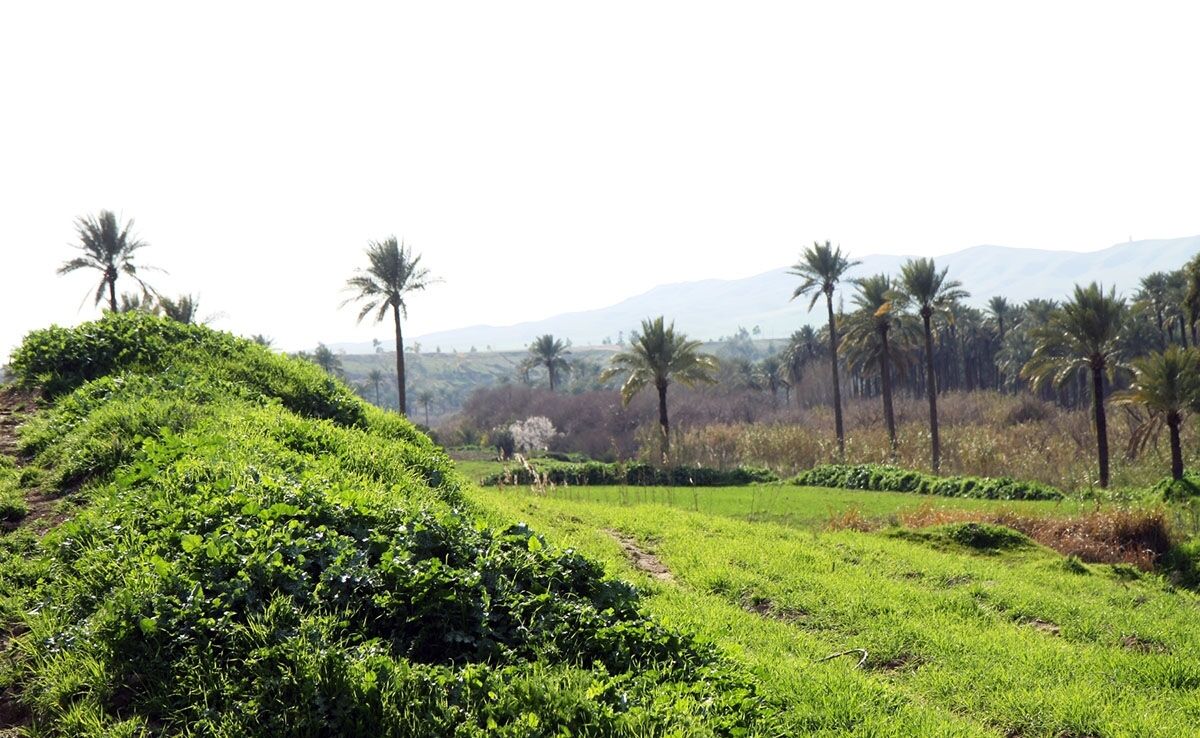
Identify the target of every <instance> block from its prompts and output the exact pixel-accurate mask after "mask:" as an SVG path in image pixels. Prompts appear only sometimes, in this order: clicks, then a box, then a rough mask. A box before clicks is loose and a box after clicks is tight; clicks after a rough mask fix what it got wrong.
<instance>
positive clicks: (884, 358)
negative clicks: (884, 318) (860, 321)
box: [879, 331, 896, 461]
mask: <svg viewBox="0 0 1200 738" xmlns="http://www.w3.org/2000/svg"><path fill="white" fill-rule="evenodd" d="M880 338H881V339H883V353H882V355H880V357H879V359H880V360H879V374H880V376H881V377H882V379H883V417H884V419H886V420H887V429H888V440H889V441H890V442H891V446H892V448H891V458H892V461H895V460H896V412H895V410H894V409H893V407H892V358H891V350H890V348H889V347H888V334H887V331H881V332H880Z"/></svg>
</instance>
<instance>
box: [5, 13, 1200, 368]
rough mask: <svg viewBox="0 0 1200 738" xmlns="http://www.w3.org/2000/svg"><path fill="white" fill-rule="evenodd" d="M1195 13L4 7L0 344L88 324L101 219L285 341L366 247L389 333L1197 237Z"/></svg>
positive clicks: (307, 336)
mask: <svg viewBox="0 0 1200 738" xmlns="http://www.w3.org/2000/svg"><path fill="white" fill-rule="evenodd" d="M1197 8H1200V6H1198V5H1197V4H1196V3H1194V2H1190V3H1189V2H1179V3H1158V2H1137V3H1133V2H1120V3H1117V2H1047V1H1045V0H1042V1H1039V2H1011V1H1009V2H993V3H982V2H961V1H960V2H945V3H917V2H906V3H896V2H878V3H861V2H836V3H834V2H821V3H815V2H786V3H760V2H727V3H704V2H695V1H692V2H680V3H667V2H646V1H645V0H642V1H640V2H605V3H588V4H584V3H575V2H562V1H561V0H558V1H555V2H543V3H531V2H480V3H466V2H426V3H420V4H415V3H397V2H389V3H378V4H370V3H320V4H318V3H306V2H287V3H282V2H281V3H269V2H237V3H232V2H231V3H225V2H207V3H192V4H186V5H185V4H180V3H164V2H147V3H138V4H134V3H117V2H104V3H96V2H79V3H68V2H22V3H17V2H13V3H6V4H4V5H3V6H2V7H0V216H2V217H0V254H2V256H3V258H2V260H0V275H2V276H3V281H2V283H0V359H2V358H3V356H4V355H6V354H7V352H8V350H9V349H10V348H11V347H12V346H13V345H15V344H16V343H17V342H18V341H19V339H20V336H22V335H23V334H24V333H25V332H26V331H28V330H30V329H32V328H36V327H40V326H42V325H45V324H47V323H49V322H52V321H57V322H60V323H72V322H77V321H80V320H84V319H88V318H91V317H93V316H95V315H96V314H97V311H96V309H95V308H93V307H92V305H91V302H90V299H89V300H88V301H87V303H86V304H84V305H83V307H82V308H80V302H81V300H82V299H83V298H84V295H85V294H87V293H89V291H90V290H92V289H93V285H94V282H93V280H92V277H91V275H86V276H85V275H84V274H79V273H77V274H72V275H68V276H65V277H57V276H55V273H54V272H55V268H56V267H57V266H58V265H59V264H60V263H61V262H62V261H64V260H65V259H67V258H69V257H70V256H71V249H70V247H69V244H70V243H71V242H72V240H73V235H74V234H73V229H72V220H73V219H74V218H75V217H76V216H78V215H81V214H84V213H94V212H96V211H98V210H100V209H101V208H107V209H111V210H114V211H117V212H118V213H120V214H122V215H123V216H124V217H132V218H134V219H135V221H136V227H135V230H136V232H137V233H138V234H139V235H140V236H141V237H142V238H143V239H144V240H146V241H148V242H149V243H150V247H149V248H147V249H146V250H145V251H144V252H143V257H142V258H143V261H144V262H145V263H147V264H154V265H157V266H160V267H162V268H164V269H166V270H168V272H169V276H165V277H158V278H156V280H155V284H156V285H157V286H159V287H160V288H161V289H162V290H163V291H164V292H167V293H179V292H193V293H199V295H200V297H201V303H202V309H201V312H202V313H209V312H217V311H219V312H221V313H223V314H224V316H225V317H223V318H222V319H220V320H219V321H217V322H216V324H215V325H217V326H218V327H222V328H225V329H228V330H233V331H235V332H239V333H246V334H249V333H258V332H261V333H265V334H267V335H270V336H273V337H275V338H276V339H277V342H278V344H279V345H281V346H282V347H284V348H289V349H291V348H299V347H306V346H312V345H315V343H316V342H317V341H318V340H321V341H326V342H334V341H345V340H366V339H370V338H371V337H375V336H378V337H381V338H386V337H387V336H388V335H390V331H389V329H388V328H387V327H386V326H382V327H373V326H370V325H364V326H363V327H360V328H356V327H355V324H354V313H353V312H352V311H351V310H350V309H344V310H339V308H338V304H339V302H340V300H341V297H342V296H341V295H340V294H339V288H340V286H341V284H342V283H343V282H344V280H345V278H346V277H347V276H349V275H350V273H351V272H352V270H353V269H354V267H355V266H356V265H358V264H359V263H360V262H361V261H362V249H363V248H364V247H365V245H366V243H367V241H368V240H370V239H381V238H384V237H386V236H388V235H390V234H395V235H397V236H399V237H401V238H403V239H405V240H406V241H407V242H409V243H410V244H412V245H413V246H414V247H415V249H416V250H417V251H419V252H420V253H422V254H423V255H424V260H425V263H426V264H427V265H428V267H429V268H430V269H431V270H433V272H435V273H436V274H437V275H440V276H441V277H443V278H444V279H445V282H444V284H441V285H438V286H436V287H434V288H433V289H431V290H430V291H429V292H428V293H426V294H421V295H417V296H415V297H414V298H413V299H412V300H411V304H410V315H411V320H410V323H409V325H408V329H407V330H408V335H410V336H415V335H419V334H421V333H424V332H428V331H433V330H440V329H446V328H454V327H458V326H463V325H468V324H475V323H492V324H504V323H512V322H517V321H521V320H528V319H536V318H541V317H546V316H549V315H552V314H556V313H559V312H564V311H567V310H577V309H586V308H593V307H600V306H603V305H607V304H610V303H613V302H616V301H618V300H619V299H622V298H625V297H628V296H630V295H633V294H636V293H639V292H641V291H644V290H645V289H648V288H650V287H652V286H654V285H657V284H661V283H665V282H676V281H684V280H690V279H699V278H708V277H740V276H747V275H751V274H755V273H759V272H762V271H766V270H768V269H772V268H776V267H780V266H783V265H786V264H788V263H791V262H792V261H794V258H795V256H796V254H797V252H798V251H799V249H800V248H802V247H803V246H804V245H806V244H809V243H811V242H812V241H813V240H815V239H821V240H824V239H826V238H829V239H832V240H834V241H836V242H840V243H841V244H842V245H843V246H845V247H847V248H848V249H850V250H851V251H852V252H854V253H856V254H860V255H865V254H868V253H876V252H889V253H913V254H940V253H947V252H950V251H955V250H958V249H961V248H965V247H969V246H973V245H977V244H983V243H990V244H1000V245H1007V246H1018V247H1032V248H1060V249H1072V250H1091V249H1098V248H1103V247H1106V246H1109V245H1111V244H1113V243H1117V242H1121V241H1125V240H1127V239H1128V238H1129V237H1130V236H1132V237H1133V238H1135V239H1141V238H1153V237H1177V236H1188V235H1194V234H1197V233H1200V179H1198V175H1200V115H1198V113H1200V96H1198V95H1197V90H1200V79H1197V77H1198V74H1197V71H1198V70H1200V61H1198V57H1197V48H1198V46H1197V28H1198V27H1200V24H1198V21H1200V11H1198V10H1197Z"/></svg>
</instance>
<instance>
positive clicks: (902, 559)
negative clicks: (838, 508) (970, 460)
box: [469, 488, 1200, 738]
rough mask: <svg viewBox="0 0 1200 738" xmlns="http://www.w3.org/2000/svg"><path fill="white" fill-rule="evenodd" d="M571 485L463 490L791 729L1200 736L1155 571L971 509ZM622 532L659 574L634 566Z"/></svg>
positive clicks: (1182, 628) (1180, 638)
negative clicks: (637, 493)
mask: <svg viewBox="0 0 1200 738" xmlns="http://www.w3.org/2000/svg"><path fill="white" fill-rule="evenodd" d="M587 492H591V493H593V495H594V496H593V498H592V499H579V497H578V496H579V495H581V494H587V493H586V492H583V491H581V490H572V491H571V493H570V494H558V493H555V494H546V495H538V494H531V493H530V492H529V491H528V490H524V491H522V490H512V489H510V490H496V489H491V488H488V489H483V488H480V489H476V490H473V491H471V492H470V493H469V494H470V496H471V497H472V498H473V499H475V500H477V501H478V502H479V504H480V505H482V506H483V507H484V508H485V509H487V510H488V511H489V515H490V519H491V521H492V522H493V524H497V525H502V524H504V523H505V522H506V521H511V520H523V521H526V522H527V523H528V524H530V525H532V526H534V527H536V528H537V529H539V530H544V531H546V532H547V535H548V537H549V539H550V540H553V541H555V542H556V543H558V544H560V545H565V546H572V547H574V548H575V549H577V550H579V551H581V552H583V553H584V554H586V555H589V556H593V557H597V558H599V559H601V560H603V561H604V562H605V564H606V566H607V567H608V569H609V571H611V572H613V573H614V574H618V575H620V576H624V577H628V578H630V579H632V580H633V581H635V582H638V583H639V586H640V587H641V588H643V591H644V592H645V593H646V595H647V596H646V598H645V602H646V604H647V606H648V608H649V610H650V612H651V613H653V614H654V615H656V616H658V617H659V618H661V620H662V621H663V622H664V623H667V624H670V625H673V626H676V627H679V628H681V629H684V630H688V631H691V632H696V633H699V634H700V635H701V636H702V637H704V638H706V639H711V640H712V641H715V642H717V643H719V644H720V645H721V647H722V648H723V649H724V650H725V651H726V652H727V653H728V654H730V655H732V656H733V657H735V658H737V659H738V660H740V661H743V662H744V663H746V664H748V665H749V666H750V667H751V669H752V670H753V671H754V673H755V674H756V675H758V676H759V677H760V678H761V680H762V681H763V683H764V685H765V686H764V689H765V690H766V692H767V693H768V694H769V695H770V696H771V697H772V698H773V699H774V700H775V701H777V702H778V703H779V704H781V705H782V707H781V714H780V718H781V719H782V720H783V721H784V722H785V724H787V725H789V726H791V729H792V730H795V731H796V732H797V734H815V735H843V734H854V735H864V736H867V735H870V736H910V735H922V736H931V735H933V736H936V735H953V736H1023V737H1033V736H1045V737H1046V738H1051V737H1054V738H1061V737H1063V736H1112V737H1114V738H1115V737H1117V736H1164V737H1166V736H1194V735H1200V617H1197V615H1198V613H1200V597H1197V596H1196V595H1195V594H1194V593H1192V592H1188V591H1185V590H1178V589H1175V588H1173V587H1171V586H1170V585H1169V584H1167V583H1166V582H1165V580H1164V579H1162V578H1161V577H1158V576H1154V575H1142V574H1139V573H1138V572H1136V571H1135V570H1133V569H1132V568H1130V567H1124V566H1116V567H1110V566H1105V565H1084V564H1081V563H1080V562H1078V561H1077V560H1074V559H1066V558H1063V557H1061V556H1059V555H1057V554H1055V553H1054V552H1052V551H1049V550H1047V549H1044V548H1041V547H1038V546H1036V545H1033V544H1031V543H1028V542H1026V541H1025V540H1024V539H1023V537H1021V536H1019V535H1016V534H1009V535H1000V534H1001V533H1004V532H1005V530H1006V529H1000V530H999V531H995V530H991V529H990V528H988V527H987V526H983V527H981V529H979V528H972V527H971V526H969V525H968V526H964V527H960V528H951V529H943V530H941V531H933V532H930V533H922V534H919V535H915V534H914V535H908V536H895V535H887V534H883V533H857V532H850V531H842V532H819V531H818V530H817V529H815V528H813V529H810V530H805V531H798V530H797V529H796V527H794V526H792V525H779V524H775V523H771V522H752V521H746V520H737V519H731V518H732V517H738V516H729V515H725V514H723V513H722V512H721V511H720V510H719V509H713V510H703V508H702V511H701V512H695V511H692V510H687V509H682V508H683V507H684V506H687V505H690V502H691V501H690V498H689V495H688V493H687V492H686V491H676V492H675V494H676V495H677V498H678V501H679V502H682V503H683V505H679V504H675V505H668V504H621V502H620V500H619V499H618V498H617V497H616V492H615V491H613V490H588V491H587ZM724 492H727V493H732V490H730V491H724ZM810 492H811V491H806V490H794V491H793V492H792V494H793V495H796V496H803V495H807V494H810ZM841 494H845V495H854V497H855V499H859V500H861V499H864V496H866V495H869V494H870V493H863V492H850V493H841ZM595 496H604V497H606V498H607V499H600V500H597V499H595ZM876 496H877V497H880V498H884V499H890V500H893V501H895V500H897V499H898V498H903V497H906V496H904V495H899V494H896V493H890V494H889V493H878V495H876ZM866 499H871V497H867V498H866ZM946 503H947V504H955V505H959V504H973V505H981V504H986V505H993V506H995V505H997V504H998V503H990V502H984V501H968V500H950V501H946ZM1013 504H1014V503H1003V505H1004V506H1006V507H1007V506H1011V505H1013ZM1052 504H1054V503H1025V505H1028V506H1036V505H1041V506H1047V505H1052ZM802 507H803V506H799V508H798V507H797V506H793V507H792V509H793V511H795V510H797V509H800V508H802ZM801 514H802V513H801ZM963 542H966V543H969V544H974V545H976V546H985V547H984V548H972V547H971V546H970V545H964V543H963ZM631 543H632V545H635V546H638V547H640V548H641V549H643V551H644V552H646V553H650V554H652V555H654V556H657V557H658V559H659V563H660V564H661V566H664V567H665V568H666V569H667V570H669V572H670V574H671V576H672V577H673V578H672V579H671V580H670V581H665V582H664V581H662V580H661V579H659V578H656V577H653V576H650V575H648V574H646V573H645V572H643V571H639V570H638V568H636V567H635V566H634V565H633V564H631V563H630V562H631V555H630V550H629V546H630V545H631ZM986 546H994V547H993V548H987V547H986ZM641 555H642V554H640V553H639V554H637V555H636V556H634V557H633V558H638V557H640V556H641ZM643 564H645V561H644V560H643ZM659 576H662V575H661V573H660V575H659ZM850 649H865V650H866V652H867V654H868V657H867V661H866V663H865V665H864V668H862V669H861V670H860V669H858V668H856V666H857V662H858V660H859V659H860V658H861V654H859V653H851V654H848V655H845V656H840V657H837V658H834V659H832V660H830V661H827V662H820V661H819V660H820V659H822V658H824V657H826V656H828V655H830V654H834V653H841V652H845V651H848V650H850Z"/></svg>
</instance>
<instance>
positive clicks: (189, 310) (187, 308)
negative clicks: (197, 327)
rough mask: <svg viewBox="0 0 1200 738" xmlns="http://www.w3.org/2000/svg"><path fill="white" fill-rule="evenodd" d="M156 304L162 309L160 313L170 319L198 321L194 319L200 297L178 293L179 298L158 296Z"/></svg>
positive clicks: (184, 321)
mask: <svg viewBox="0 0 1200 738" xmlns="http://www.w3.org/2000/svg"><path fill="white" fill-rule="evenodd" d="M158 306H159V308H161V309H162V314H163V315H164V316H166V317H168V318H170V319H171V320H174V321H178V322H180V323H184V324H191V323H196V322H198V321H197V320H196V311H198V310H199V309H200V299H199V298H197V297H193V296H192V295H180V296H179V299H176V300H172V299H171V298H169V297H160V298H158Z"/></svg>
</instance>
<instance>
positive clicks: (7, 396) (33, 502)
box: [0, 387, 63, 533]
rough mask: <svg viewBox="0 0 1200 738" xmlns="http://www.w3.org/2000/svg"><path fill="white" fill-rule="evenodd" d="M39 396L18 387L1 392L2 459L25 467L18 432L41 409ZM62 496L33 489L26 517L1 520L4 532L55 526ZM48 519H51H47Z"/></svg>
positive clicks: (26, 505) (26, 497) (42, 529)
mask: <svg viewBox="0 0 1200 738" xmlns="http://www.w3.org/2000/svg"><path fill="white" fill-rule="evenodd" d="M37 400H38V393H37V391H35V390H25V389H20V388H17V387H7V388H5V389H3V390H0V456H5V457H8V458H10V459H12V461H13V463H14V465H15V466H17V467H18V468H21V467H23V466H24V463H23V461H24V460H23V459H22V458H21V457H20V444H19V441H18V436H17V430H18V429H19V428H20V427H21V425H22V424H23V423H24V422H25V420H26V418H27V417H28V416H29V415H31V414H32V413H33V411H34V410H36V409H37ZM62 496H63V495H62V494H61V493H56V492H53V491H50V492H47V491H45V490H42V489H30V490H27V491H26V493H25V514H24V515H23V516H21V517H20V518H19V519H16V520H4V521H0V531H3V532H5V533H8V532H11V531H13V530H15V529H17V528H18V527H23V526H29V525H32V524H34V523H39V525H38V528H39V529H40V530H41V531H43V532H44V531H45V530H46V529H48V528H50V527H53V526H54V525H55V524H57V523H59V522H61V520H62V518H61V516H60V517H55V518H52V519H48V518H51V516H52V514H53V513H54V508H55V503H57V502H58V500H59V499H61V498H62ZM47 519H48V520H47Z"/></svg>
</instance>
